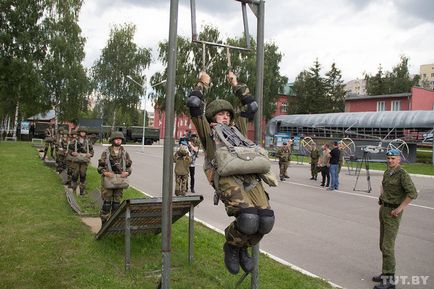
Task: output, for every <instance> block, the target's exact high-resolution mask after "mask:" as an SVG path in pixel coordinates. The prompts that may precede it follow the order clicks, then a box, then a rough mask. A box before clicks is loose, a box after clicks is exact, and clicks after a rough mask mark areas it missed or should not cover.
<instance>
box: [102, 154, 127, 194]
mask: <svg viewBox="0 0 434 289" xmlns="http://www.w3.org/2000/svg"><path fill="white" fill-rule="evenodd" d="M105 161H106V164H107V167H108V169H109V171H110V172H113V168H112V165H111V163H110V151H109V150H108V149H107V150H106V159H105ZM122 171H124V172H125V171H126V159H125V152H124V151H122ZM103 186H104V188H106V189H110V190H113V189H126V188H128V186H129V183H128V179H127V178H124V177H122V176H121V175H120V174H114V175H113V177H107V176H104V180H103Z"/></svg>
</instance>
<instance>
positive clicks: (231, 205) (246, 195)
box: [219, 175, 270, 247]
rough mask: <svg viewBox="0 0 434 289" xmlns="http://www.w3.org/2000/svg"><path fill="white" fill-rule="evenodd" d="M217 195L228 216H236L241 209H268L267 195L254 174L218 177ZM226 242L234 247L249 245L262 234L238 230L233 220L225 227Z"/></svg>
mask: <svg viewBox="0 0 434 289" xmlns="http://www.w3.org/2000/svg"><path fill="white" fill-rule="evenodd" d="M219 196H220V199H221V201H222V202H223V203H224V204H225V209H226V213H227V214H228V216H237V215H238V213H239V211H240V210H241V209H245V208H257V209H270V204H269V197H268V194H267V193H266V192H265V190H264V187H263V186H262V183H261V181H260V180H257V178H256V176H255V175H243V176H237V177H233V176H231V177H220V179H219ZM225 237H226V242H227V243H228V244H231V245H233V246H236V247H250V246H254V245H256V244H258V243H259V241H260V240H261V239H262V237H263V234H260V233H255V234H251V235H247V234H244V233H242V232H240V231H239V230H238V229H237V227H236V221H233V222H232V223H231V224H230V225H229V226H228V227H227V228H226V229H225Z"/></svg>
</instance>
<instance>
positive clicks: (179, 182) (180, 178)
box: [175, 175, 188, 196]
mask: <svg viewBox="0 0 434 289" xmlns="http://www.w3.org/2000/svg"><path fill="white" fill-rule="evenodd" d="M187 192H188V175H176V186H175V195H176V196H185V194H187Z"/></svg>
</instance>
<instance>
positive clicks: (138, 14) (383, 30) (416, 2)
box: [80, 0, 434, 81]
mask: <svg viewBox="0 0 434 289" xmlns="http://www.w3.org/2000/svg"><path fill="white" fill-rule="evenodd" d="M169 12H170V0H85V1H84V4H83V7H82V10H81V14H80V26H81V29H82V32H83V35H84V36H85V37H86V39H87V42H86V48H85V49H86V59H85V66H86V67H90V66H92V65H93V63H94V62H95V60H96V59H97V58H98V57H99V56H100V52H101V49H102V48H103V47H104V46H105V45H106V42H107V40H108V37H109V32H110V29H111V27H113V25H116V24H123V23H133V24H135V25H136V26H137V32H136V36H135V41H136V43H137V44H138V45H140V46H142V47H146V48H151V49H152V50H153V55H154V59H156V56H157V44H158V42H159V41H161V40H164V39H168V35H169ZM433 12H434V1H433V0H327V1H322V0H304V1H299V0H268V1H266V2H265V41H267V42H270V41H273V42H275V43H276V44H277V46H278V47H279V48H280V51H281V52H282V54H283V61H282V63H281V73H282V74H284V75H286V76H287V77H288V78H289V80H290V81H294V79H295V77H296V76H297V75H298V74H299V73H300V72H301V71H302V70H304V69H307V68H309V67H310V66H312V64H313V62H314V61H315V59H316V58H318V60H319V62H320V64H321V65H322V68H323V69H322V72H323V73H325V72H326V71H328V70H329V68H330V65H331V64H332V63H333V62H335V63H336V64H337V67H338V68H339V69H341V71H342V75H343V79H344V80H345V81H349V80H351V79H356V78H363V74H364V73H368V74H375V73H376V72H377V71H378V66H379V64H381V65H382V67H383V68H384V70H388V71H390V70H391V69H392V67H393V66H395V65H396V64H398V63H399V60H400V56H401V55H405V56H407V57H409V59H410V72H411V73H414V74H417V73H419V66H420V65H421V64H428V63H434V37H433V35H434V13H433ZM178 13H179V14H178V34H179V35H182V36H187V37H190V36H191V14H190V1H189V0H180V1H179V10H178ZM196 17H197V27H198V30H200V27H201V25H204V24H210V25H213V26H215V27H217V28H218V29H219V31H220V32H221V33H222V35H223V37H224V38H226V37H233V36H241V35H242V33H243V22H242V14H241V8H240V3H239V2H237V1H234V0H196ZM248 20H249V30H250V33H251V34H253V35H254V36H255V37H256V17H255V16H254V15H253V13H252V12H251V11H250V9H249V8H248ZM160 69H161V66H160V65H159V64H158V63H155V64H153V65H152V66H151V68H150V71H149V72H148V74H149V76H150V75H151V74H153V73H154V72H155V71H157V70H160Z"/></svg>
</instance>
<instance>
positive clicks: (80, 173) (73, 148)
mask: <svg viewBox="0 0 434 289" xmlns="http://www.w3.org/2000/svg"><path fill="white" fill-rule="evenodd" d="M79 133H80V130H79ZM68 153H69V154H70V155H71V156H72V157H73V153H79V154H89V155H90V157H93V154H94V152H93V146H92V144H91V142H90V141H89V140H88V139H87V138H86V136H85V137H81V136H78V137H77V139H75V140H74V141H72V142H70V144H69V145H68ZM70 165H71V170H72V178H71V187H72V189H73V190H74V191H75V190H76V189H77V181H78V177H80V194H81V195H83V194H84V190H85V183H86V172H87V166H88V163H79V162H75V161H72V162H71V164H70Z"/></svg>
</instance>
